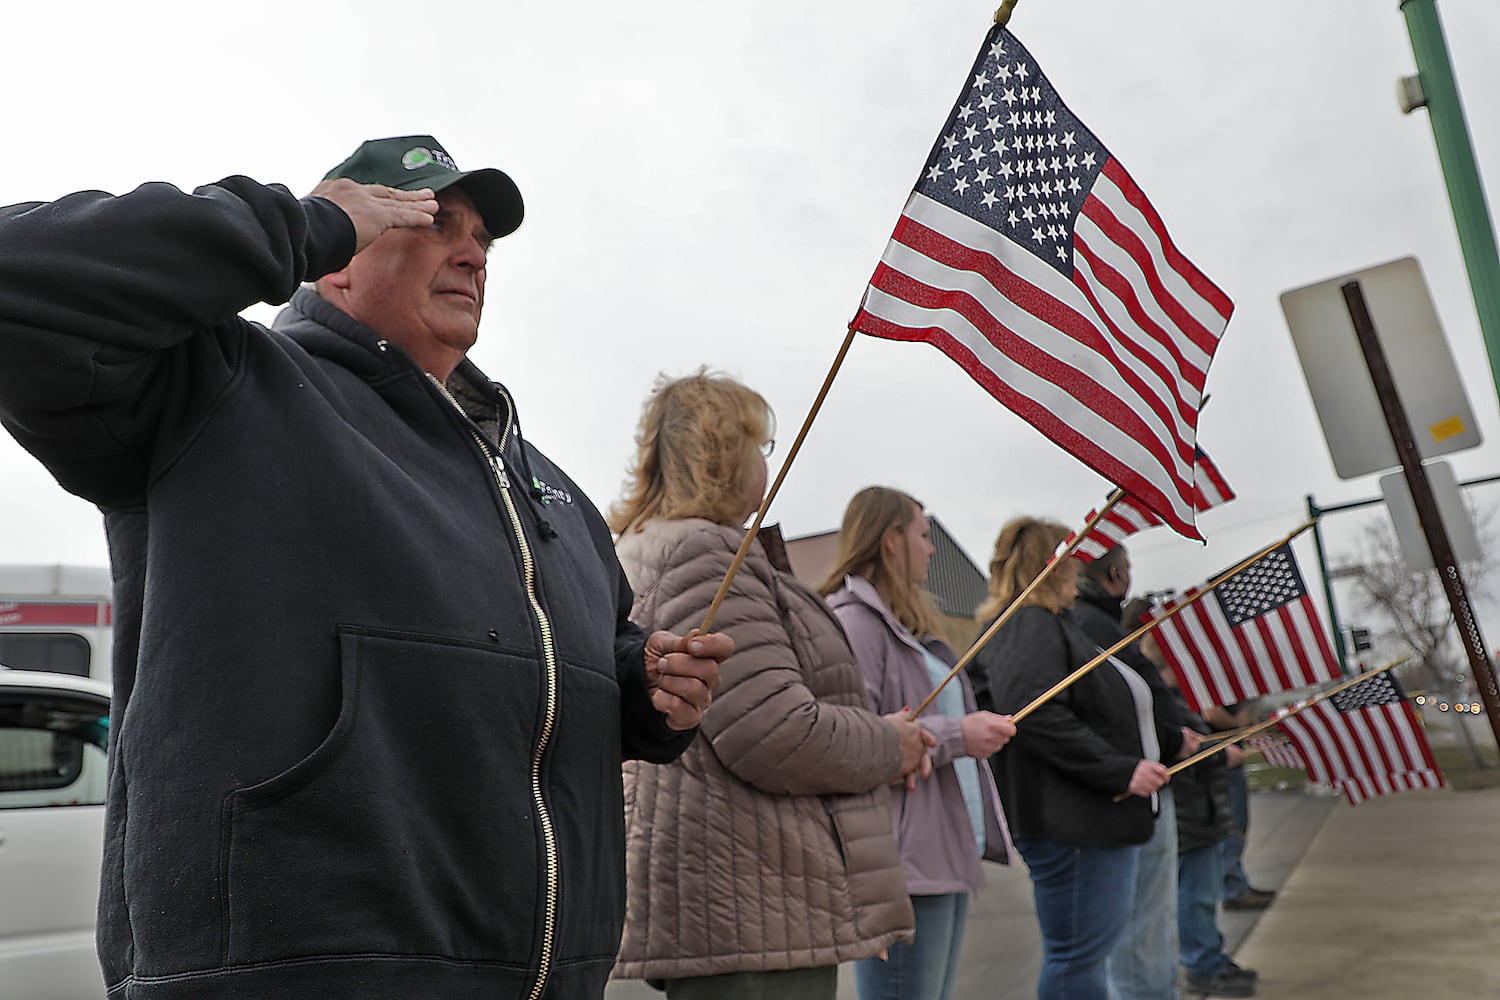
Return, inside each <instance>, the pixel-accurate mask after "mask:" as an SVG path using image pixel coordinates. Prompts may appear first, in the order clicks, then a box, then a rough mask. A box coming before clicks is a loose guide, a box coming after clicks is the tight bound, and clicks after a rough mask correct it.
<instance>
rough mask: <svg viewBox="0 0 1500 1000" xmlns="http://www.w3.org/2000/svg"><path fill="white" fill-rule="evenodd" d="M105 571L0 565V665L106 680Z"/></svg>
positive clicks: (109, 627)
mask: <svg viewBox="0 0 1500 1000" xmlns="http://www.w3.org/2000/svg"><path fill="white" fill-rule="evenodd" d="M113 634H114V611H113V607H112V605H111V581H110V576H109V570H108V569H105V568H103V567H98V566H59V565H0V663H5V664H8V665H10V666H12V667H16V668H23V669H26V670H46V671H51V672H52V673H59V674H76V675H77V676H79V677H93V678H96V679H98V680H101V681H108V680H109V656H110V649H111V646H112V639H113Z"/></svg>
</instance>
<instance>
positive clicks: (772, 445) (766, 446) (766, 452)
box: [760, 438, 776, 458]
mask: <svg viewBox="0 0 1500 1000" xmlns="http://www.w3.org/2000/svg"><path fill="white" fill-rule="evenodd" d="M775 450H776V439H775V438H772V439H771V440H769V441H766V442H763V443H762V444H761V446H760V453H761V455H763V456H764V457H766V458H770V457H771V452H773V451H775Z"/></svg>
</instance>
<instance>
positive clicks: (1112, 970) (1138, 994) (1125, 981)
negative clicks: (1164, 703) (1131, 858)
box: [1109, 786, 1177, 1000]
mask: <svg viewBox="0 0 1500 1000" xmlns="http://www.w3.org/2000/svg"><path fill="white" fill-rule="evenodd" d="M1158 798H1159V800H1160V803H1161V807H1160V811H1159V812H1158V813H1157V815H1156V829H1155V830H1153V831H1152V833H1151V839H1150V840H1148V841H1146V842H1145V843H1144V844H1142V845H1141V860H1140V865H1139V867H1138V869H1137V871H1136V875H1135V892H1134V903H1133V905H1132V906H1131V908H1130V917H1129V919H1128V920H1127V921H1126V923H1125V930H1124V931H1122V932H1121V934H1120V940H1119V941H1117V942H1116V943H1115V949H1114V951H1112V952H1110V954H1109V988H1110V991H1111V992H1112V993H1113V994H1114V998H1115V1000H1177V805H1176V800H1175V799H1174V798H1173V796H1172V789H1171V787H1170V786H1169V787H1167V788H1163V789H1162V790H1161V791H1160V792H1159V793H1158Z"/></svg>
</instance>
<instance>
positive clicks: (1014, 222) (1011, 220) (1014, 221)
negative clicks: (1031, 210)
mask: <svg viewBox="0 0 1500 1000" xmlns="http://www.w3.org/2000/svg"><path fill="white" fill-rule="evenodd" d="M1005 221H1006V224H1007V225H1009V226H1010V227H1011V228H1012V229H1014V228H1015V227H1016V226H1019V225H1020V224H1021V220H1020V219H1018V218H1016V213H1015V212H1011V213H1010V214H1009V215H1007V216H1006V217H1005Z"/></svg>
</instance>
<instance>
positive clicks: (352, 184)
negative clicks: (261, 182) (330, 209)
mask: <svg viewBox="0 0 1500 1000" xmlns="http://www.w3.org/2000/svg"><path fill="white" fill-rule="evenodd" d="M310 197H317V198H327V199H328V200H329V201H331V202H333V203H334V204H335V205H337V206H338V207H339V208H341V209H343V210H344V214H345V215H347V216H349V220H350V221H351V222H353V223H354V252H355V253H359V252H360V251H361V250H363V249H364V248H365V247H367V246H369V245H370V244H371V243H374V242H375V237H377V236H379V235H380V234H381V233H383V232H385V231H386V230H387V229H399V228H409V229H420V228H421V227H423V226H430V225H432V219H433V216H435V215H436V214H437V210H438V203H437V197H436V196H435V195H434V194H433V193H432V191H431V190H430V189H429V188H422V189H420V190H418V191H402V190H401V189H400V188H393V187H386V186H385V185H384V184H361V183H359V182H358V181H351V180H350V179H349V178H347V177H335V178H334V179H333V180H327V181H324V182H323V183H321V184H319V185H318V186H317V187H315V188H313V189H312V195H311V196H310Z"/></svg>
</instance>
